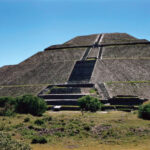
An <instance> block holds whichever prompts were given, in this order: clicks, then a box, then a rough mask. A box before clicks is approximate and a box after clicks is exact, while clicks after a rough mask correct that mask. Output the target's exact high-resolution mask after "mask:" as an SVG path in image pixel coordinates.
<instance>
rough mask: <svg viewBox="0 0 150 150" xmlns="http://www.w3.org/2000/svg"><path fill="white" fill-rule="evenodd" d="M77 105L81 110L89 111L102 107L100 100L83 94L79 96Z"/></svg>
mask: <svg viewBox="0 0 150 150" xmlns="http://www.w3.org/2000/svg"><path fill="white" fill-rule="evenodd" d="M78 105H79V106H80V108H81V111H82V112H83V111H91V112H96V111H97V110H100V109H101V107H102V104H101V102H100V101H99V100H98V99H97V98H95V97H92V96H89V95H87V96H83V97H81V98H79V100H78Z"/></svg>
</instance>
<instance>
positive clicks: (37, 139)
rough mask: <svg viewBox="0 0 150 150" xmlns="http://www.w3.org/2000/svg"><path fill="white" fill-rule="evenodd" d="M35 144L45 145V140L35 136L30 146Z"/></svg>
mask: <svg viewBox="0 0 150 150" xmlns="http://www.w3.org/2000/svg"><path fill="white" fill-rule="evenodd" d="M36 143H40V144H45V143H47V139H46V138H45V137H44V136H36V137H34V138H33V139H32V144H36Z"/></svg>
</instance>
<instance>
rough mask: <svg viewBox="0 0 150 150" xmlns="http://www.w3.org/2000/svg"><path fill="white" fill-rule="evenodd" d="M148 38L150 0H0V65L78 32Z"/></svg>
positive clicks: (12, 62) (149, 35) (7, 63)
mask: <svg viewBox="0 0 150 150" xmlns="http://www.w3.org/2000/svg"><path fill="white" fill-rule="evenodd" d="M108 32H127V33H129V34H131V35H133V36H136V37H138V38H145V39H148V40H150V0H0V67H1V66H3V65H9V64H11V65H12V64H17V63H19V62H21V61H23V60H25V59H26V58H28V57H30V56H31V55H33V54H35V53H37V52H38V51H42V50H43V49H44V48H46V47H48V46H50V45H53V44H60V43H63V42H65V41H67V40H70V39H71V38H73V37H75V36H77V35H87V34H93V33H108Z"/></svg>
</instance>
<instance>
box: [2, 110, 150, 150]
mask: <svg viewBox="0 0 150 150" xmlns="http://www.w3.org/2000/svg"><path fill="white" fill-rule="evenodd" d="M26 118H29V119H27V120H28V121H24V120H26ZM37 120H38V121H37ZM39 120H40V121H39ZM35 122H36V123H35ZM41 122H42V124H41ZM0 130H1V131H3V132H6V133H8V134H10V135H12V139H14V140H23V141H25V143H32V140H33V139H34V138H35V137H36V136H40V137H42V138H43V137H44V139H46V141H47V144H48V145H50V146H53V145H61V144H62V145H63V146H65V145H69V142H70V143H72V144H73V143H74V144H75V145H77V146H79V147H81V146H82V145H84V144H87V143H88V145H92V143H93V142H94V143H99V142H100V143H99V144H102V145H104V144H108V145H109V144H113V145H118V144H119V145H132V144H139V142H141V141H143V142H144V141H145V140H148V141H149V139H150V122H149V121H147V120H142V119H139V118H138V117H137V112H136V111H135V112H134V113H127V112H119V111H112V112H108V113H107V114H103V113H100V112H97V113H89V112H88V113H85V114H84V115H83V116H82V114H81V112H80V111H78V112H77V111H76V112H71V111H69V112H68V111H64V112H61V111H60V112H46V113H45V114H44V115H43V116H41V117H36V116H32V115H23V114H21V115H20V114H16V115H15V116H12V117H7V116H6V117H4V116H0ZM35 140H36V139H35ZM62 149H63V147H62Z"/></svg>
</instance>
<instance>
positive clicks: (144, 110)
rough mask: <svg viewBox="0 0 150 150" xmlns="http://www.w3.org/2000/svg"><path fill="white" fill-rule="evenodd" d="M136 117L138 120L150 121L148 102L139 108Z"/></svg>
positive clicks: (149, 104) (149, 105)
mask: <svg viewBox="0 0 150 150" xmlns="http://www.w3.org/2000/svg"><path fill="white" fill-rule="evenodd" d="M138 116H139V118H143V119H148V120H150V102H148V103H145V104H143V105H141V106H139V110H138Z"/></svg>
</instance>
